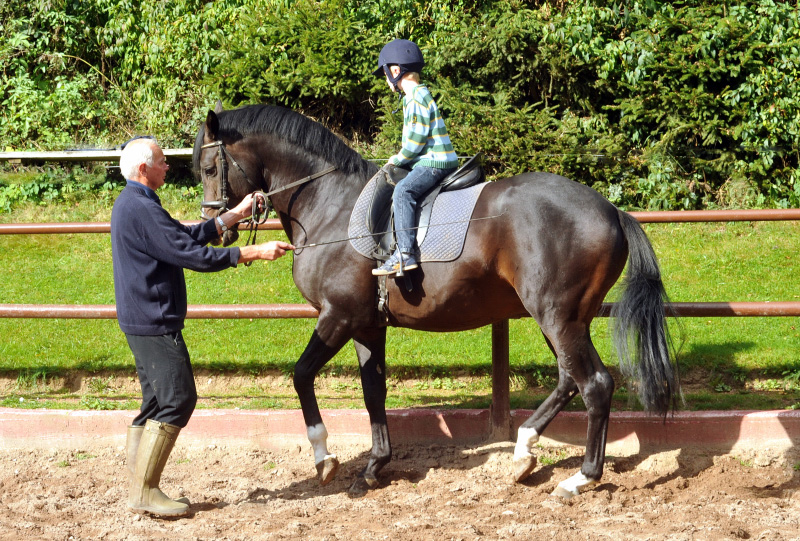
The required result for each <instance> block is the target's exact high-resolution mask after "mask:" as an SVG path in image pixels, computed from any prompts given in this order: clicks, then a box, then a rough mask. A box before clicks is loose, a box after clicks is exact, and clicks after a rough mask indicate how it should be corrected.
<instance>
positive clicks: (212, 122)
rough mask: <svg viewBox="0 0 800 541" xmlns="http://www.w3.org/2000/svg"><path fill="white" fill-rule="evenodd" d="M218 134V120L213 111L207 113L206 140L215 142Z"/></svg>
mask: <svg viewBox="0 0 800 541" xmlns="http://www.w3.org/2000/svg"><path fill="white" fill-rule="evenodd" d="M218 134H219V118H218V117H217V114H216V113H215V112H214V111H209V112H208V114H207V115H206V139H207V140H208V141H216V140H217V135H218Z"/></svg>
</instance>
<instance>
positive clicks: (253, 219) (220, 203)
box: [200, 140, 337, 267]
mask: <svg viewBox="0 0 800 541" xmlns="http://www.w3.org/2000/svg"><path fill="white" fill-rule="evenodd" d="M213 147H217V148H218V156H219V167H220V177H219V178H220V196H221V197H220V199H218V200H217V201H202V202H201V203H200V205H201V207H204V208H215V209H219V211H220V214H222V213H223V212H225V211H226V210H230V209H228V193H227V187H228V167H227V165H228V162H227V160H228V159H229V160H230V161H231V163H233V165H234V166H236V168H237V169H238V170H239V172H240V173H241V174H242V176H243V177H244V179H245V180H246V181H247V183H248V184H250V186H252V187H253V188H255V191H254V192H253V206H252V211H251V214H250V219H249V220H247V221H244V222H239V223H247V224H248V236H247V241H245V246H250V245H254V244H255V243H256V237H257V235H258V226H259V225H261V224H263V223H265V222H266V221H267V216H268V215H269V208H270V206H271V204H270V200H269V198H270V197H271V196H273V195H275V194H277V193H280V192H283V191H286V190H289V189H291V188H294V187H295V186H300V185H301V184H305V183H307V182H311V181H312V180H316V179H318V178H320V177H322V176H325V175H327V174H328V173H331V172H333V171H336V169H337V167H336V166H335V165H331V166H328V167H326V168H325V169H323V170H322V171H318V172H316V173H314V174H312V175H308V176H307V177H303V178H301V179H300V180H295V181H294V182H290V183H289V184H287V185H286V186H283V187H281V188H278V189H275V190H271V191H269V192H266V193H264V192H263V191H261V190H259V189H258V186H257V185H256V183H255V182H253V181H252V180H250V177H248V176H247V173H245V171H244V169H242V166H241V165H239V162H237V161H236V160H235V159H234V158H233V156H231V153H230V152H228V150H227V149H226V148H225V143H223V142H222V140H217V141H212V142H211V143H206V144H204V145H203V146H201V147H200V148H201V149H205V148H213ZM262 209H263V210H262ZM202 215H203V218H206V219H210V216H208V215H206V213H205V211H202ZM237 225H238V224H237ZM251 264H252V261H251V262H248V263H245V266H248V267H249V266H250V265H251Z"/></svg>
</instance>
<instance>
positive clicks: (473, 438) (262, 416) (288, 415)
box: [0, 408, 800, 455]
mask: <svg viewBox="0 0 800 541" xmlns="http://www.w3.org/2000/svg"><path fill="white" fill-rule="evenodd" d="M532 413H533V412H532V411H530V410H515V411H513V412H512V424H513V427H514V430H513V433H514V434H515V436H514V437H516V428H517V427H519V425H520V424H521V423H522V422H523V421H524V420H525V419H526V418H527V417H528V416H530V415H531V414H532ZM133 416H134V412H132V411H68V410H20V409H12V408H0V449H31V448H45V449H51V448H65V449H80V448H84V447H89V446H94V445H97V444H98V443H101V444H112V445H123V444H124V439H125V429H126V427H127V426H128V424H129V423H130V421H131V420H132V419H133ZM322 416H323V419H324V421H325V424H326V427H327V429H328V433H329V434H330V438H329V442H330V445H331V447H332V448H333V447H335V446H336V444H337V442H345V441H346V442H348V443H358V444H363V445H364V446H366V447H369V445H370V442H371V433H370V426H369V418H368V416H367V413H366V411H363V410H325V411H323V412H322ZM388 418H389V430H390V434H391V437H392V442H393V443H418V444H455V445H471V444H476V443H481V442H484V441H486V439H487V438H488V436H489V412H488V410H433V409H403V410H391V411H389V412H388ZM586 423H587V415H586V413H584V412H562V413H560V414H559V415H558V416H557V417H556V418H555V419H554V420H553V422H552V423H551V424H550V426H548V428H547V431H546V432H545V435H544V437H543V438H542V440H541V443H542V444H543V445H578V446H584V445H585V442H586ZM181 443H182V444H183V445H209V444H220V445H232V444H237V445H242V444H245V445H253V446H258V447H262V448H267V449H270V448H271V449H280V448H285V447H287V446H296V445H307V444H308V440H307V439H306V431H305V424H304V422H303V416H302V413H301V412H300V411H299V410H272V411H250V410H197V411H195V413H194V415H193V416H192V419H191V421H190V422H189V425H188V426H187V427H186V428H185V429H184V430H183V432H182V433H181ZM683 447H687V448H688V447H692V448H696V449H698V450H708V451H715V452H719V451H721V452H740V451H744V452H756V453H757V452H761V451H764V452H766V451H769V453H770V454H775V453H776V452H777V453H779V454H785V453H786V452H788V451H792V450H793V451H794V452H800V411H783V410H780V411H704V412H683V413H677V414H675V415H674V416H668V417H667V418H666V420H665V419H663V418H661V417H653V416H648V415H646V414H643V413H638V412H615V413H612V414H611V419H610V422H609V433H608V447H607V453H608V454H614V455H632V454H637V453H639V452H641V451H642V450H648V451H649V450H654V449H680V448H683Z"/></svg>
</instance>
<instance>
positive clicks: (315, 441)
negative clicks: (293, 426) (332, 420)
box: [307, 423, 336, 464]
mask: <svg viewBox="0 0 800 541" xmlns="http://www.w3.org/2000/svg"><path fill="white" fill-rule="evenodd" d="M307 433H308V441H310V442H311V448H312V449H314V464H319V463H320V462H322V461H323V460H325V459H326V458H328V457H333V458H336V455H331V454H328V430H327V429H326V428H325V425H324V424H323V423H319V424H316V425H314V426H309V427H308V428H307Z"/></svg>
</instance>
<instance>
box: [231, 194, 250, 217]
mask: <svg viewBox="0 0 800 541" xmlns="http://www.w3.org/2000/svg"><path fill="white" fill-rule="evenodd" d="M230 212H233V213H234V214H238V215H239V216H240V218H239V219H240V220H241V219H244V218H248V217H249V216H250V215H251V214H252V213H253V194H251V193H249V194H247V195H246V196H244V199H242V202H241V203H239V204H238V205H236V206H235V207H234V208H232V209H231V210H230Z"/></svg>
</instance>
